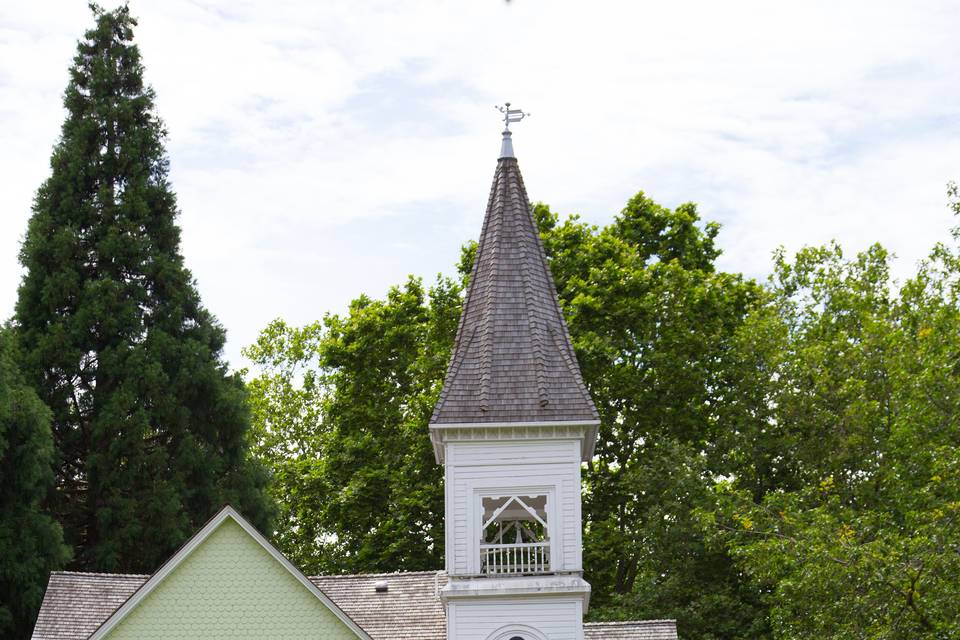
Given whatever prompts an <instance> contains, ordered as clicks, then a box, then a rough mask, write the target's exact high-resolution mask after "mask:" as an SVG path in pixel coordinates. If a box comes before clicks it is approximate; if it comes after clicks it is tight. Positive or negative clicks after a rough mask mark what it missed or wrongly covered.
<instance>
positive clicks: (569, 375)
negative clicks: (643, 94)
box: [430, 103, 600, 640]
mask: <svg viewBox="0 0 960 640" xmlns="http://www.w3.org/2000/svg"><path fill="white" fill-rule="evenodd" d="M501 112H502V113H503V114H504V122H505V123H506V125H507V127H506V130H505V131H504V132H503V142H502V146H501V152H500V158H499V160H498V161H497V168H496V172H495V173H494V176H493V186H492V187H491V190H490V198H489V201H488V202H487V210H486V217H485V219H484V222H483V229H482V231H481V234H480V242H479V245H478V247H477V254H476V258H475V261H474V265H473V272H472V274H471V277H470V283H469V288H468V291H467V295H466V300H465V301H464V306H463V313H462V315H461V317H460V326H459V328H458V330H457V337H456V343H455V345H454V350H453V357H452V358H451V361H450V366H449V368H448V370H447V375H446V379H445V380H444V385H443V391H442V392H441V394H440V399H439V400H438V402H437V406H436V407H435V409H434V412H433V416H432V418H431V420H430V437H431V440H432V442H433V447H434V452H435V455H436V458H437V462H438V463H440V464H443V465H444V470H445V494H446V498H445V499H446V507H445V510H446V532H445V535H446V570H447V574H448V576H449V579H448V583H447V586H446V587H445V588H444V589H443V590H442V592H441V597H442V599H443V602H444V606H445V607H446V612H447V638H448V640H514V639H516V638H520V639H521V640H583V614H584V613H585V612H586V609H587V606H588V603H589V599H590V585H589V584H587V583H586V582H585V581H584V580H583V577H582V574H583V565H582V559H581V558H582V522H581V514H580V463H581V461H583V460H588V459H589V458H590V457H591V456H592V455H593V447H594V444H595V441H596V433H597V426H598V425H599V424H600V421H599V418H598V415H597V410H596V408H595V407H594V404H593V401H592V400H591V398H590V394H589V393H588V391H587V388H586V386H585V385H584V383H583V378H582V376H581V374H580V368H579V366H578V364H577V359H576V356H575V354H574V352H573V347H572V346H571V344H570V336H569V334H568V332H567V326H566V323H565V322H564V319H563V315H562V314H561V312H560V307H559V304H558V302H557V293H556V288H555V286H554V284H553V278H552V276H551V274H550V269H549V267H548V266H547V261H546V256H545V254H544V251H543V245H542V243H541V241H540V236H539V233H538V231H537V226H536V223H535V221H534V218H533V212H532V209H531V207H530V203H529V201H528V199H527V193H526V189H525V188H524V185H523V178H522V177H521V175H520V168H519V166H518V164H517V159H516V157H515V156H514V153H513V143H512V140H511V131H510V130H509V126H510V124H511V123H513V122H518V121H519V120H521V119H523V117H524V116H525V115H527V114H524V113H523V112H521V111H519V110H516V109H511V108H510V104H509V103H507V105H506V108H503V109H501Z"/></svg>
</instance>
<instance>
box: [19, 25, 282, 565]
mask: <svg viewBox="0 0 960 640" xmlns="http://www.w3.org/2000/svg"><path fill="white" fill-rule="evenodd" d="M93 10H94V15H95V18H96V25H95V27H94V28H93V29H91V30H90V31H88V32H87V33H86V36H85V39H84V40H82V41H81V42H80V43H79V45H78V52H77V55H76V57H75V58H74V63H73V66H72V67H71V69H70V82H69V84H68V86H67V89H66V91H65V93H64V106H65V107H66V110H67V118H66V120H65V122H64V124H63V128H62V132H61V138H60V141H59V143H58V144H57V146H56V148H55V149H54V152H53V156H52V158H51V168H52V172H51V175H50V177H49V178H48V179H47V180H46V182H44V184H43V185H42V186H41V187H40V189H39V190H38V192H37V195H36V199H35V202H34V207H33V216H32V217H31V219H30V223H29V227H28V230H27V234H26V239H25V241H24V244H23V248H22V251H21V262H22V264H23V266H24V268H25V269H26V276H25V278H24V280H23V283H22V285H21V287H20V291H19V299H18V302H17V307H16V323H17V329H18V331H19V333H20V334H21V337H22V341H21V344H22V345H23V346H24V353H23V358H22V362H23V371H24V374H25V375H26V376H27V377H28V379H29V380H30V382H31V383H32V384H34V385H35V387H36V388H37V390H38V393H39V395H40V397H41V399H42V400H43V401H44V402H45V403H46V404H47V405H48V406H49V407H50V409H51V410H52V413H53V421H52V426H53V436H54V442H55V457H54V464H55V469H56V476H57V485H56V491H55V492H54V494H53V496H52V498H51V500H50V507H51V510H52V512H53V513H54V514H55V515H56V517H57V519H58V520H59V521H60V523H61V524H62V525H63V529H64V532H65V535H66V539H67V542H68V544H69V545H70V546H72V547H73V548H74V550H75V560H74V564H73V566H74V567H76V568H81V569H96V570H106V571H139V572H144V571H153V570H154V569H155V568H156V567H157V566H158V565H159V563H160V562H161V561H163V560H165V559H166V558H167V557H168V556H169V554H170V553H171V552H172V551H173V550H174V549H175V548H176V547H177V546H178V545H179V544H180V543H181V542H183V540H184V539H185V538H186V537H187V536H188V535H190V534H192V533H193V532H194V531H195V530H196V529H197V528H198V526H199V525H200V524H202V522H203V521H204V520H206V519H207V518H208V517H209V516H210V515H211V514H212V513H213V512H214V511H215V510H216V509H217V508H218V507H219V506H220V505H221V504H222V503H224V502H227V501H229V502H232V503H233V504H235V505H236V506H237V507H238V508H239V509H240V510H241V511H242V512H243V513H244V514H245V515H247V516H248V517H250V518H251V519H252V520H253V521H254V522H255V523H257V524H258V526H260V527H264V526H266V525H267V523H268V520H269V512H270V507H269V503H268V502H267V500H266V498H265V493H264V491H263V487H264V486H265V484H266V475H265V472H264V471H263V470H262V469H261V468H260V467H258V466H257V465H254V464H253V463H252V462H251V461H250V459H249V456H248V440H247V432H248V429H249V415H248V410H247V408H246V405H245V402H244V397H245V390H244V386H243V384H242V381H241V380H240V379H239V378H238V377H237V376H234V375H229V374H228V373H227V370H226V365H225V363H224V362H223V361H222V359H221V350H222V347H223V344H224V331H223V329H222V328H221V327H220V325H219V324H217V322H216V320H215V319H214V318H213V317H212V316H211V315H210V313H209V312H208V311H207V310H206V309H204V308H203V306H202V305H201V302H200V297H199V295H198V293H197V290H196V287H195V285H194V282H193V280H192V277H191V275H190V273H189V271H187V269H186V268H185V267H184V264H183V258H182V256H181V255H180V252H179V243H180V232H179V229H178V227H177V225H176V220H175V218H176V215H177V208H176V199H175V196H174V194H173V192H172V190H171V188H170V185H169V182H168V179H167V169H168V161H167V158H166V156H165V152H164V148H163V140H164V137H165V131H164V128H163V124H162V123H161V121H160V120H159V119H158V118H157V116H156V115H155V114H154V109H153V102H154V94H153V91H152V90H151V89H150V88H149V87H146V86H145V85H144V83H143V78H142V75H143V67H142V64H141V61H140V53H139V51H138V49H137V47H136V46H135V45H133V44H132V42H131V40H132V37H133V27H134V26H135V25H136V22H135V20H134V19H133V18H132V17H131V16H130V14H129V11H128V9H127V8H126V7H125V6H124V7H120V8H118V9H116V10H114V11H111V12H104V11H102V10H100V9H99V8H97V7H95V6H93Z"/></svg>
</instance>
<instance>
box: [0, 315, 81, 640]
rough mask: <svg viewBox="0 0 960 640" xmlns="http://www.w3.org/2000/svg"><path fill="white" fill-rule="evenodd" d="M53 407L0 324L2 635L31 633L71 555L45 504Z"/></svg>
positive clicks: (50, 479) (49, 480)
mask: <svg viewBox="0 0 960 640" xmlns="http://www.w3.org/2000/svg"><path fill="white" fill-rule="evenodd" d="M52 459H53V440H52V438H51V435H50V411H49V409H47V408H46V407H45V406H43V403H42V402H40V399H39V398H38V397H37V394H36V393H35V392H34V391H33V389H31V388H30V387H29V386H28V385H27V384H26V383H25V381H24V380H23V377H22V375H21V374H20V372H19V371H18V369H17V366H16V362H15V357H14V334H13V332H12V331H10V330H9V329H6V328H2V327H0V637H3V638H27V637H29V636H30V630H31V629H32V628H33V622H34V620H35V619H36V615H37V610H38V609H39V608H40V602H41V600H42V599H43V590H44V587H45V586H46V584H47V574H48V572H49V571H50V570H51V569H56V568H57V567H59V566H60V565H62V564H63V563H64V562H65V561H66V560H67V556H68V553H67V548H66V547H65V546H64V544H63V533H62V532H61V530H60V527H59V526H58V525H57V523H56V522H55V521H54V520H53V518H51V517H50V516H49V515H48V514H46V513H44V512H43V511H42V509H41V503H42V501H43V499H44V498H45V497H46V495H47V492H48V491H49V490H50V488H51V486H52V485H53V472H52V469H51V466H50V463H51V460H52Z"/></svg>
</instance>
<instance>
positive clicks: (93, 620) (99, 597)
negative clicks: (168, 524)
mask: <svg viewBox="0 0 960 640" xmlns="http://www.w3.org/2000/svg"><path fill="white" fill-rule="evenodd" d="M149 578H150V576H147V575H133V574H115V573H76V572H69V571H55V572H53V573H51V574H50V582H49V583H48V585H47V592H46V594H45V595H44V598H43V605H42V606H41V608H40V615H39V616H38V618H37V624H36V627H35V628H34V630H33V640H86V639H87V638H88V637H89V636H90V634H92V633H93V632H94V631H95V630H96V629H97V628H98V627H99V626H100V625H101V624H103V622H104V621H105V620H106V619H107V618H109V617H110V615H111V614H112V613H113V612H114V611H116V610H117V609H118V608H119V607H121V606H122V605H123V603H124V602H126V601H127V600H128V599H129V598H130V596H132V595H133V594H134V593H135V592H136V591H137V589H139V588H140V587H141V586H142V585H143V584H144V583H145V582H146V581H147V580H148V579H149ZM383 580H385V581H386V582H387V585H388V588H387V591H386V592H377V591H376V589H375V588H374V587H375V584H376V583H377V582H380V581H383ZM310 581H311V582H312V583H313V584H315V585H316V586H317V588H318V589H320V591H322V592H323V593H324V594H325V595H326V596H327V597H328V598H329V599H330V600H332V601H333V602H334V603H335V604H336V605H337V607H339V608H340V609H341V610H342V611H343V612H344V613H346V614H347V615H348V616H350V618H351V619H352V620H354V621H355V622H356V623H357V625H359V626H360V627H361V628H362V629H363V630H364V631H365V632H366V633H367V634H368V635H369V636H370V637H371V638H372V639H373V640H445V639H446V620H445V615H444V611H443V604H442V603H441V601H440V596H439V590H440V589H441V588H442V587H443V586H444V585H445V584H446V581H447V577H446V574H445V573H443V572H436V571H422V572H412V573H386V574H361V575H347V576H311V577H310ZM583 632H584V639H585V640H676V638H677V630H676V622H675V621H673V620H645V621H639V622H599V623H585V624H584V625H583Z"/></svg>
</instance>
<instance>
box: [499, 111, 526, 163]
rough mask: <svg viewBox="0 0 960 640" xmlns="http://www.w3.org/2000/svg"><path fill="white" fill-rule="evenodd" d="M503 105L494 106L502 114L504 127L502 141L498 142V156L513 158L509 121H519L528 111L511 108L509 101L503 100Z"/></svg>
mask: <svg viewBox="0 0 960 640" xmlns="http://www.w3.org/2000/svg"><path fill="white" fill-rule="evenodd" d="M503 104H504V106H502V107H500V106H498V107H496V109H497V111H499V112H500V113H502V114H503V124H504V125H505V127H506V128H504V130H503V142H501V143H500V157H501V158H513V157H515V156H514V155H513V140H511V139H510V136H512V135H513V132H511V131H510V123H511V122H520V121H521V120H523V119H524V118H526V117H527V116H529V115H530V114H529V113H524V112H523V111H521V110H520V109H511V108H510V103H509V102H504V103H503Z"/></svg>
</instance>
